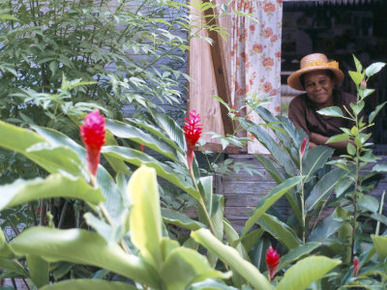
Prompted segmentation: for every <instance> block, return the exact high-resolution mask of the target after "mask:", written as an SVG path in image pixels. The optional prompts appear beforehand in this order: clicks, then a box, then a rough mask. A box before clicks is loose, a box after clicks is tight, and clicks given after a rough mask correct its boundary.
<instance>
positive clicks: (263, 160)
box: [254, 154, 285, 184]
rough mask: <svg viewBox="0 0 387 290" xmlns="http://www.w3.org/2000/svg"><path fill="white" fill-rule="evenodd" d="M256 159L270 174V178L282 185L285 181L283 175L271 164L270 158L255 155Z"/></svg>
mask: <svg viewBox="0 0 387 290" xmlns="http://www.w3.org/2000/svg"><path fill="white" fill-rule="evenodd" d="M254 157H255V158H257V160H258V161H259V162H260V163H261V164H262V166H263V167H264V168H265V169H266V171H267V172H268V173H269V174H270V176H271V177H272V178H273V179H274V180H275V182H276V183H277V184H280V183H281V182H283V181H284V180H285V177H284V176H283V174H282V173H281V172H280V171H279V170H278V168H277V167H276V166H275V165H274V164H273V162H271V160H270V158H268V157H266V156H263V155H259V154H254Z"/></svg>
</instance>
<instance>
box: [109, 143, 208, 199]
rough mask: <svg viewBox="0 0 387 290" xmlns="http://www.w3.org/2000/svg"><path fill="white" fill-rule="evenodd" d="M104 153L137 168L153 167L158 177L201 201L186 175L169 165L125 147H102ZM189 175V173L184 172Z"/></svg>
mask: <svg viewBox="0 0 387 290" xmlns="http://www.w3.org/2000/svg"><path fill="white" fill-rule="evenodd" d="M102 152H103V153H104V154H110V155H113V156H115V157H117V158H121V159H123V160H125V161H127V162H129V163H132V164H134V165H136V166H141V165H142V164H144V165H147V166H148V167H152V168H154V169H156V172H157V175H158V176H160V177H162V178H164V179H165V180H168V181H169V182H171V183H173V184H175V185H176V186H177V187H179V188H181V189H182V190H184V191H185V192H187V193H188V194H190V195H191V196H192V197H194V198H195V199H196V200H200V199H201V196H200V194H199V192H198V191H197V190H196V189H195V188H194V187H193V184H192V182H190V181H187V179H186V177H185V176H186V175H183V174H180V178H179V174H178V173H177V172H176V171H174V170H173V169H172V168H171V167H169V166H168V165H165V164H163V163H161V162H159V161H158V160H157V159H155V158H153V157H151V156H149V155H147V154H144V153H142V152H139V151H137V150H133V149H130V148H125V147H118V146H104V147H102ZM183 173H185V174H188V172H187V171H185V172H183Z"/></svg>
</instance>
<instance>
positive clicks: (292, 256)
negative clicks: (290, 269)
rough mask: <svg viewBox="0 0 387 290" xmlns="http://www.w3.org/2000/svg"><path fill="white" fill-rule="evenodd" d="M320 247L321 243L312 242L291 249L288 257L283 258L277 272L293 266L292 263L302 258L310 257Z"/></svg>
mask: <svg viewBox="0 0 387 290" xmlns="http://www.w3.org/2000/svg"><path fill="white" fill-rule="evenodd" d="M319 246H321V243H316V242H310V243H306V244H302V245H299V246H297V247H295V248H293V249H291V250H290V251H289V252H287V254H286V255H284V256H282V257H281V259H280V261H281V264H280V265H279V266H278V269H277V272H279V271H280V270H281V269H283V268H284V267H286V266H287V265H289V264H291V263H292V262H295V261H298V260H299V259H301V258H302V257H304V256H306V255H309V254H310V253H311V252H312V251H314V250H315V249H317V248H318V247H319Z"/></svg>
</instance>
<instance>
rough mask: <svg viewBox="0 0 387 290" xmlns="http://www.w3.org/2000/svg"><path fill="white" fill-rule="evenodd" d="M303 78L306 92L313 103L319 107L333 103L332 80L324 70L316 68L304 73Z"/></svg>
mask: <svg viewBox="0 0 387 290" xmlns="http://www.w3.org/2000/svg"><path fill="white" fill-rule="evenodd" d="M304 80H305V91H306V94H307V95H308V98H309V99H310V100H311V101H312V102H313V103H315V104H316V105H318V107H320V108H325V107H329V106H332V105H333V96H332V93H333V87H334V81H333V80H332V79H331V77H330V75H329V74H328V73H327V72H326V71H323V70H318V71H314V72H309V73H306V74H305V78H304Z"/></svg>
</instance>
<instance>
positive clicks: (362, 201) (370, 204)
mask: <svg viewBox="0 0 387 290" xmlns="http://www.w3.org/2000/svg"><path fill="white" fill-rule="evenodd" d="M357 202H358V206H359V207H361V208H362V209H364V210H369V211H370V212H373V213H377V212H378V210H379V201H378V200H377V198H376V197H374V196H372V195H362V196H359V197H358V199H357Z"/></svg>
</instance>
